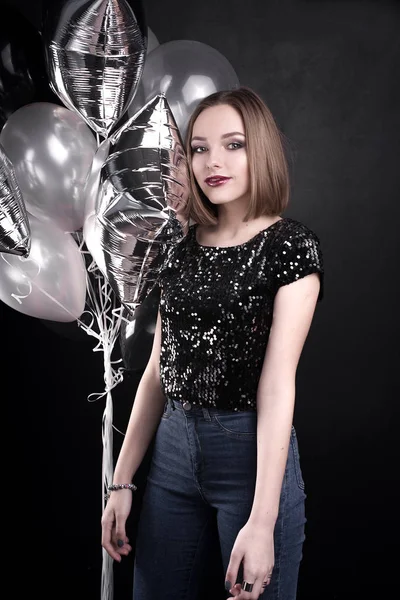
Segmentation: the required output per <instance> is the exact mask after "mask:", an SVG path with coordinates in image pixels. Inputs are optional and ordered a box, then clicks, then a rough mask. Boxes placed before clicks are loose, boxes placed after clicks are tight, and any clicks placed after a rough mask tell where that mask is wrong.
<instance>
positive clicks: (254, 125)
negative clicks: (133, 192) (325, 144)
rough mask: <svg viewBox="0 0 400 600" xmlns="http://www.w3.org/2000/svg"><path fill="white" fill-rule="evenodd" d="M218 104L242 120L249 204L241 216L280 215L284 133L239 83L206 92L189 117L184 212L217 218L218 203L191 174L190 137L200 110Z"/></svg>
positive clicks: (286, 187)
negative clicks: (187, 179) (208, 94)
mask: <svg viewBox="0 0 400 600" xmlns="http://www.w3.org/2000/svg"><path fill="white" fill-rule="evenodd" d="M221 104H227V105H229V106H232V107H233V108H234V109H235V110H237V112H238V113H239V114H240V116H241V118H242V121H243V124H244V133H245V137H246V150H247V157H248V164H249V179H250V201H249V208H248V211H247V213H246V215H245V217H244V220H245V221H248V220H251V219H256V218H257V217H260V216H261V215H270V216H277V215H280V214H281V213H282V212H283V211H284V210H285V208H286V206H287V204H288V202H289V192H290V182H289V169H288V164H287V161H286V157H285V153H284V149H283V144H282V139H281V138H282V137H283V136H282V135H281V133H280V131H279V129H278V127H277V125H276V123H275V120H274V118H273V116H272V114H271V111H270V110H269V108H268V107H267V106H266V105H265V103H264V102H263V100H262V99H261V98H260V97H259V96H258V95H257V94H256V93H255V92H253V91H252V90H250V89H249V88H246V87H240V88H238V89H235V90H228V91H221V92H216V93H214V94H211V95H210V96H207V97H206V98H204V99H203V100H202V101H201V102H200V103H199V104H198V106H197V107H196V108H195V110H194V112H193V114H192V116H191V118H190V121H189V124H188V128H187V133H186V155H187V157H188V163H189V177H190V188H191V193H190V198H189V202H188V204H187V207H186V209H185V211H184V215H183V216H184V217H185V219H187V220H188V221H189V220H193V221H194V222H195V223H199V224H201V225H215V224H216V223H217V222H218V219H217V215H218V211H217V207H216V206H214V205H213V204H212V203H211V202H210V201H209V200H208V198H207V197H206V196H205V194H203V192H202V190H201V189H200V187H199V186H198V184H197V182H196V179H195V177H194V174H193V170H192V164H191V163H192V160H191V157H192V150H191V139H192V134H193V126H194V123H195V121H196V119H197V117H198V116H199V114H200V113H201V112H202V111H203V110H205V109H206V108H210V107H212V106H217V105H221Z"/></svg>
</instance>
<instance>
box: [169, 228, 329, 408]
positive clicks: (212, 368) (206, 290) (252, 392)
mask: <svg viewBox="0 0 400 600" xmlns="http://www.w3.org/2000/svg"><path fill="white" fill-rule="evenodd" d="M196 227H197V225H192V226H191V227H189V231H188V234H187V235H186V236H185V237H184V238H183V239H182V240H181V241H180V242H179V243H177V244H176V245H175V246H174V247H173V248H172V249H171V250H170V251H169V253H168V258H167V260H166V261H165V262H164V264H163V267H162V270H161V272H160V276H159V284H160V287H161V298H160V314H161V352H160V375H161V384H162V389H163V392H164V394H165V396H166V398H168V399H174V400H179V401H182V402H184V401H189V402H191V403H194V404H200V405H202V406H206V407H217V408H221V409H228V410H234V411H242V410H256V396H257V387H258V382H259V379H260V375H261V370H262V365H263V360H264V355H265V350H266V347H267V343H268V337H269V332H270V327H271V323H272V314H273V303H274V297H275V294H276V292H277V290H278V288H279V287H280V286H282V285H286V284H289V283H291V282H293V281H296V280H297V279H300V278H302V277H305V276H306V275H309V274H310V273H315V272H318V273H320V279H321V289H320V294H319V298H318V299H319V300H321V299H322V296H323V258H322V252H321V248H320V242H319V239H318V237H317V236H316V235H315V234H314V233H313V232H312V231H311V230H310V229H308V228H307V227H306V226H305V225H303V224H302V223H300V222H298V221H296V220H294V219H291V218H288V217H286V218H283V219H281V220H280V221H277V222H275V223H274V224H273V225H271V226H269V227H268V228H267V229H264V230H262V231H260V232H259V233H258V234H257V235H255V236H254V237H253V238H251V239H250V240H249V241H247V242H245V243H244V244H240V245H237V246H229V247H220V246H217V247H215V246H202V245H200V244H199V243H198V242H197V240H196Z"/></svg>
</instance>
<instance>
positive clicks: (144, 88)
mask: <svg viewBox="0 0 400 600" xmlns="http://www.w3.org/2000/svg"><path fill="white" fill-rule="evenodd" d="M237 87H239V79H238V77H237V75H236V73H235V71H234V69H233V67H232V65H231V64H230V63H229V61H228V60H227V59H226V58H225V56H223V55H222V54H221V53H220V52H218V50H215V48H212V47H211V46H208V45H207V44H203V43H202V42H196V41H192V40H176V41H172V42H167V43H165V44H161V45H159V46H158V47H157V48H155V49H154V50H153V51H152V52H150V54H149V55H148V57H147V58H146V63H145V67H144V71H143V75H142V78H141V82H140V85H139V92H138V93H139V94H140V93H143V96H144V101H145V102H148V101H149V100H150V99H151V98H153V97H154V96H155V95H156V94H160V93H163V94H165V96H166V98H167V100H168V104H169V106H170V108H171V110H172V113H173V115H174V118H175V121H176V123H177V125H178V128H179V131H180V133H181V136H182V138H184V137H185V135H186V127H187V124H188V121H189V118H190V115H191V114H192V112H193V110H194V109H195V107H196V106H197V104H198V103H199V102H200V100H202V99H203V98H205V97H206V96H208V95H209V94H212V93H213V92H217V91H221V90H226V89H235V88H237Z"/></svg>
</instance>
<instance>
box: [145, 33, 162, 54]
mask: <svg viewBox="0 0 400 600" xmlns="http://www.w3.org/2000/svg"><path fill="white" fill-rule="evenodd" d="M159 45H160V42H159V41H158V39H157V37H156V35H155V34H154V32H153V31H152V30H151V29H150V27H148V28H147V50H146V54H150V52H152V51H153V50H155V49H156V48H157V46H159Z"/></svg>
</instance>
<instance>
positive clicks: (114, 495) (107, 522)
mask: <svg viewBox="0 0 400 600" xmlns="http://www.w3.org/2000/svg"><path fill="white" fill-rule="evenodd" d="M131 506H132V492H131V490H117V491H115V492H111V495H110V499H109V500H108V502H107V505H106V507H105V509H104V512H103V516H102V518H101V528H102V536H101V545H102V546H103V548H104V549H105V550H106V551H107V552H108V554H109V555H110V556H111V558H113V559H114V560H116V561H118V562H121V560H122V556H127V555H128V554H129V552H130V551H131V550H132V546H130V545H129V539H128V538H127V537H126V532H125V524H126V520H127V518H128V516H129V513H130V511H131Z"/></svg>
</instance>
